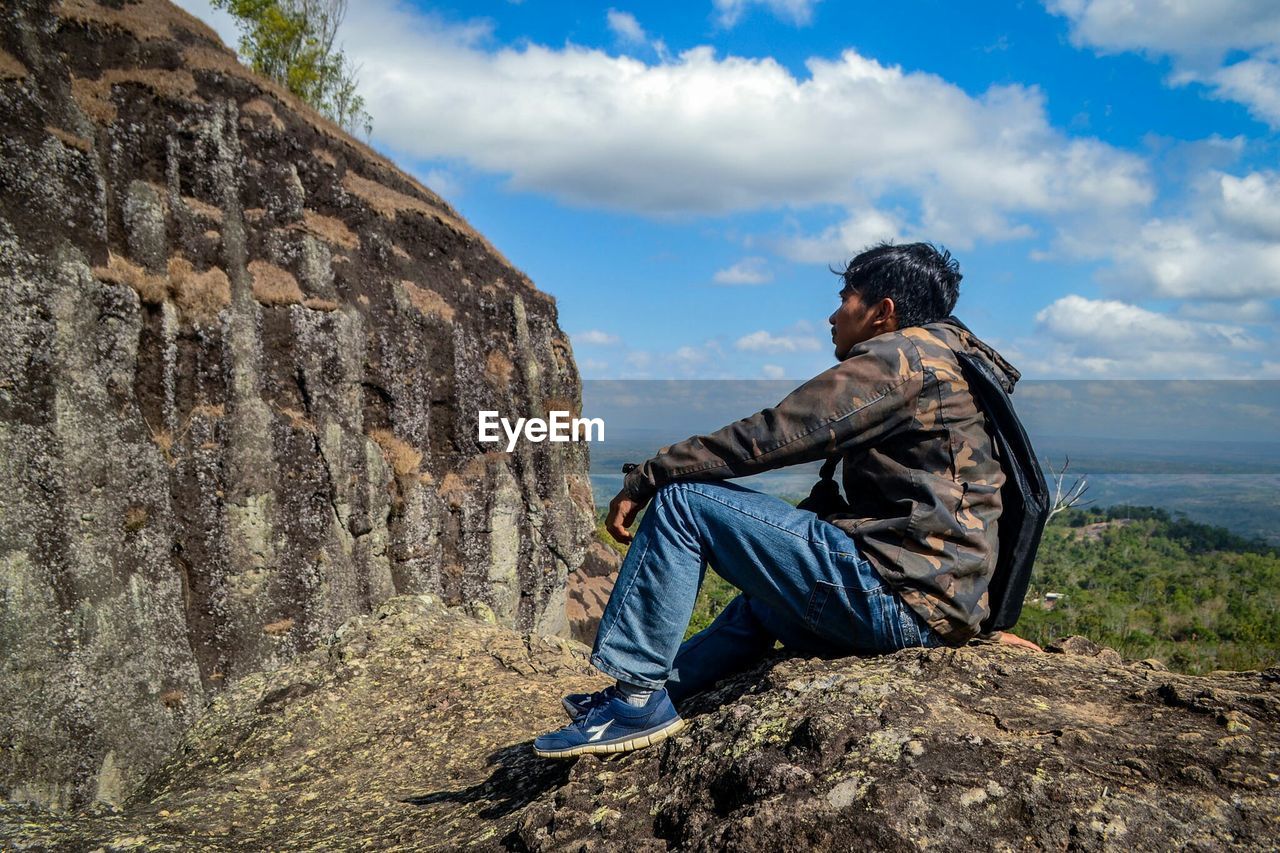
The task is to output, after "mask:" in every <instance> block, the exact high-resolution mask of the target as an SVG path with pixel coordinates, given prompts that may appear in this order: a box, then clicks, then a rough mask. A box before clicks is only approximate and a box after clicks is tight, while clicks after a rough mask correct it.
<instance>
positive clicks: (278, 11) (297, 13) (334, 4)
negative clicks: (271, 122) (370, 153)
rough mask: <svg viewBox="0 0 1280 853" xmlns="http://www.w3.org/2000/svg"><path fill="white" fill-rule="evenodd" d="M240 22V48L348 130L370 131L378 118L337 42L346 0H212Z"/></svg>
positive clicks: (261, 69) (255, 66) (254, 63)
mask: <svg viewBox="0 0 1280 853" xmlns="http://www.w3.org/2000/svg"><path fill="white" fill-rule="evenodd" d="M213 5H214V6H215V7H217V8H219V9H226V10H227V11H228V12H230V13H231V15H232V16H234V17H235V18H236V21H237V24H238V26H239V27H240V54H241V55H242V56H243V57H244V58H245V59H246V60H247V61H248V62H249V65H250V67H252V68H253V70H254V71H256V72H258V73H259V74H261V75H263V76H264V77H269V78H271V79H272V80H275V81H276V82H277V83H279V84H280V85H282V86H284V87H285V88H287V89H288V90H289V91H290V92H293V93H294V94H295V95H297V96H298V97H300V98H302V99H303V100H304V101H306V102H307V103H308V104H310V105H311V106H313V107H315V108H316V109H317V110H319V111H320V112H321V113H323V114H324V115H326V116H328V117H329V118H330V119H332V120H333V121H334V122H336V123H337V124H338V125H340V126H341V127H342V128H343V129H344V130H346V131H348V132H349V133H355V132H356V130H357V129H360V130H363V131H364V132H365V135H366V136H367V135H368V134H370V133H372V132H373V123H372V119H371V118H370V116H369V114H368V113H367V112H365V110H364V98H362V97H361V96H360V95H359V94H357V93H356V85H357V80H356V72H357V70H358V69H356V68H355V67H353V66H352V65H351V62H350V61H349V60H348V59H347V57H346V54H344V53H343V52H342V49H341V48H340V47H338V46H337V45H336V44H335V40H336V37H337V34H338V27H339V26H341V24H342V19H343V18H344V17H345V16H346V14H347V0H213Z"/></svg>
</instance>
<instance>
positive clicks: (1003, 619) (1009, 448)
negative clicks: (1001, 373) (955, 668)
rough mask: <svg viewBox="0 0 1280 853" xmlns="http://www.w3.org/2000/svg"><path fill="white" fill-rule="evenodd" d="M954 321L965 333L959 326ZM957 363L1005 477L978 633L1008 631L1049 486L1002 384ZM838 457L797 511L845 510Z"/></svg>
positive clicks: (1043, 519) (979, 364)
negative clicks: (837, 478) (997, 546)
mask: <svg viewBox="0 0 1280 853" xmlns="http://www.w3.org/2000/svg"><path fill="white" fill-rule="evenodd" d="M952 322H956V323H957V325H961V327H962V328H963V325H962V324H960V323H959V322H958V321H955V320H953V321H952ZM966 331H967V329H966ZM956 358H957V360H958V361H959V362H960V369H961V372H962V373H963V375H964V378H965V381H966V382H968V383H969V390H970V391H971V392H972V393H973V399H974V401H975V402H976V403H977V404H978V406H979V407H980V408H981V409H982V412H983V413H984V414H985V415H986V416H987V423H988V425H989V426H990V428H991V433H992V440H993V441H994V443H995V452H996V458H997V459H999V461H1000V467H1001V469H1002V470H1003V471H1004V475H1005V481H1004V485H1003V486H1002V487H1001V488H1000V500H1001V503H1002V504H1003V508H1002V509H1001V512H1000V522H999V525H998V534H999V537H1000V550H999V553H998V554H997V556H996V570H995V573H994V574H993V575H992V576H991V582H990V584H989V585H988V587H987V601H988V605H989V607H990V609H991V612H990V615H988V616H987V618H986V619H984V620H983V622H982V628H981V630H982V633H984V634H987V633H990V632H992V631H1005V630H1008V629H1009V628H1012V627H1013V626H1014V625H1016V624H1017V623H1018V617H1019V616H1020V615H1021V614H1022V600H1023V599H1024V598H1025V597H1026V595H1027V585H1028V583H1030V581H1031V567H1032V565H1033V564H1034V563H1035V560H1036V551H1037V550H1038V549H1039V547H1040V537H1041V536H1042V535H1043V534H1044V526H1045V524H1046V523H1048V521H1049V509H1050V506H1049V487H1048V485H1047V484H1046V483H1045V479H1044V472H1043V471H1041V470H1040V462H1039V460H1038V459H1037V458H1036V453H1035V451H1034V450H1033V449H1032V448H1031V440H1030V439H1029V438H1027V431H1026V430H1025V429H1023V427H1022V421H1020V420H1018V413H1017V412H1015V411H1014V408H1013V402H1012V401H1011V400H1010V399H1009V395H1008V394H1006V393H1005V390H1004V386H1003V385H1001V384H1000V380H999V379H997V378H996V376H995V375H994V374H993V373H992V372H991V368H990V367H988V366H987V363H986V362H985V361H983V360H982V359H980V358H978V357H977V356H975V355H972V354H970V353H967V352H958V353H956ZM840 458H841V454H835V455H833V456H831V457H829V458H828V459H827V461H826V462H824V463H823V465H822V472H821V476H822V479H821V480H819V481H818V483H817V484H816V485H815V486H814V487H813V490H812V491H811V492H810V493H809V497H807V498H805V499H804V500H803V501H801V502H800V503H799V505H798V506H799V508H800V509H807V510H809V511H811V512H816V513H818V515H819V516H826V515H830V514H832V513H836V512H843V511H847V510H848V504H846V503H845V500H844V498H842V497H841V496H840V487H839V486H838V485H837V484H836V482H835V479H834V474H835V470H836V464H837V463H838V462H839V461H840Z"/></svg>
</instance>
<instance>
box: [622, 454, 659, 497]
mask: <svg viewBox="0 0 1280 853" xmlns="http://www.w3.org/2000/svg"><path fill="white" fill-rule="evenodd" d="M622 473H623V474H625V475H626V476H625V477H624V478H623V480H622V494H624V495H626V496H627V497H628V498H629V499H631V500H633V501H635V502H636V503H638V504H646V503H648V502H649V498H651V497H653V493H654V492H655V491H656V490H655V489H654V488H653V485H652V484H651V483H650V482H649V481H648V480H647V479H645V476H644V473H643V469H642V467H641V466H639V465H637V464H636V463H634V462H628V463H627V464H626V465H623V466H622Z"/></svg>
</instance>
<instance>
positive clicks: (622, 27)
mask: <svg viewBox="0 0 1280 853" xmlns="http://www.w3.org/2000/svg"><path fill="white" fill-rule="evenodd" d="M605 23H607V24H608V25H609V32H611V33H613V34H614V36H616V37H617V38H618V39H619V40H620V41H624V42H627V43H628V44H646V43H647V42H648V41H649V37H648V36H646V35H645V32H644V27H642V26H640V22H639V21H637V20H636V16H635V15H633V14H631V13H630V12H619V11H618V10H617V9H610V10H609V11H608V12H606V13H605Z"/></svg>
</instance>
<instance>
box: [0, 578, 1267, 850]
mask: <svg viewBox="0 0 1280 853" xmlns="http://www.w3.org/2000/svg"><path fill="white" fill-rule="evenodd" d="M1056 648H1058V649H1059V652H1060V653H1058V654H1038V653H1034V652H1027V651H1022V650H1017V649H1011V648H1008V647H1003V646H971V647H967V648H963V649H958V650H952V649H937V650H910V651H904V652H899V653H897V654H894V655H887V656H883V657H875V658H866V659H860V658H844V659H839V660H829V661H823V660H804V659H783V658H774V659H771V660H769V661H767V662H766V663H765V664H764V665H762V666H760V667H759V668H757V669H755V670H753V671H751V672H749V673H746V674H744V675H742V676H740V677H737V678H735V679H732V680H730V681H728V682H725V683H724V684H722V685H721V686H720V688H719V689H717V690H716V691H714V692H712V693H710V694H706V695H704V696H702V697H700V698H699V699H698V700H697V701H695V702H694V703H692V704H691V706H690V707H689V708H687V709H685V713H686V716H688V717H689V718H690V721H691V723H690V725H689V727H688V728H687V729H686V730H685V731H684V732H683V733H681V734H680V735H678V736H676V737H675V738H673V739H671V740H669V741H667V742H665V743H664V744H662V745H661V746H658V747H655V748H653V749H650V750H646V751H642V752H637V753H632V754H629V755H622V756H613V757H610V758H608V759H596V758H590V757H589V758H583V759H580V760H577V761H567V762H550V761H541V760H539V759H537V758H535V757H534V756H533V755H532V753H531V751H530V748H529V742H530V740H531V738H532V737H533V736H534V735H536V734H538V733H539V732H541V731H543V730H545V729H548V728H550V727H552V726H555V725H559V724H560V723H561V722H562V716H561V714H562V712H561V710H560V707H559V697H560V695H561V694H562V693H564V692H567V691H571V690H579V689H589V688H593V687H595V686H598V685H599V684H601V681H600V679H599V677H598V676H596V675H594V674H593V672H592V670H591V669H590V668H589V666H588V665H587V662H586V650H585V648H583V647H582V646H580V645H578V644H576V643H574V642H573V641H571V640H564V639H558V638H544V637H540V636H537V635H521V634H518V633H515V632H513V631H511V630H510V629H507V628H504V627H499V626H497V625H493V624H487V623H484V622H480V621H476V620H474V619H472V618H470V617H468V616H465V615H462V614H460V613H458V612H456V611H454V610H450V609H447V608H445V607H443V606H442V605H441V604H440V603H439V600H438V599H435V598H432V597H430V596H399V597H396V598H393V599H391V600H389V601H388V602H387V603H385V604H384V605H383V606H382V607H381V608H379V609H378V611H377V612H376V613H373V614H371V615H365V616H360V617H357V618H354V619H352V620H350V621H348V622H347V623H345V624H344V625H343V626H342V627H341V628H340V629H339V630H338V631H337V632H336V633H335V634H334V635H333V636H332V637H331V638H329V640H328V642H327V643H325V644H324V645H322V646H320V647H318V648H317V649H315V650H314V651H313V652H311V653H310V654H308V655H307V656H305V657H303V658H301V659H299V660H298V661H296V662H294V663H292V664H290V665H288V666H285V667H283V668H281V669H279V670H276V671H274V672H270V673H259V674H254V675H250V676H247V677H246V678H244V679H242V680H241V681H239V682H238V683H237V684H235V685H233V686H232V687H230V688H229V689H228V691H227V692H226V693H224V694H222V695H220V696H219V697H218V698H217V699H216V700H214V701H213V702H212V703H211V704H210V705H209V706H208V707H207V708H206V709H205V712H204V714H203V715H202V716H201V718H200V719H199V720H198V722H197V723H196V724H195V725H194V726H193V727H192V728H191V729H190V730H189V731H188V733H187V735H186V737H185V738H184V740H183V742H182V744H181V746H180V748H179V749H178V750H177V751H175V753H174V754H173V755H172V756H171V757H170V759H169V760H168V761H167V762H166V763H165V764H164V765H163V766H162V767H161V768H160V769H159V770H158V771H156V772H155V773H153V774H152V775H151V776H149V777H148V778H147V779H146V781H145V782H144V784H143V785H142V786H141V787H140V788H139V789H138V790H137V791H136V792H134V794H133V796H132V797H131V798H130V799H129V801H128V802H127V803H126V805H125V807H124V808H123V809H122V810H119V811H116V810H112V809H109V808H105V807H99V811H97V812H85V811H82V812H79V813H75V814H68V813H63V814H56V813H53V812H46V811H42V810H37V809H35V808H33V807H30V806H19V805H15V804H7V805H5V806H3V807H0V839H3V840H4V842H5V845H4V846H5V848H6V849H19V850H21V849H46V848H58V849H85V850H91V849H106V850H121V849H132V848H146V849H151V850H178V849H192V847H193V846H198V847H199V848H201V849H204V850H232V849H236V850H245V849H273V850H305V849H344V850H361V849H371V850H372V849H377V850H385V849H397V848H399V849H410V848H412V849H422V850H439V849H460V848H470V849H514V850H539V851H542V850H547V851H549V850H575V851H578V850H612V849H617V848H619V847H620V846H622V845H624V844H625V845H626V846H627V848H628V849H631V850H659V849H670V848H678V849H682V850H683V849H687V850H814V849H877V850H917V849H926V848H927V849H938V850H969V849H998V850H1000V849H1003V850H1008V849H1018V850H1026V849H1031V850H1040V849H1054V850H1058V849H1073V850H1074V849H1086V850H1099V849H1126V850H1157V849H1160V850H1163V849H1168V848H1169V847H1170V846H1171V845H1173V846H1179V847H1181V848H1183V849H1203V850H1209V849H1214V850H1217V849H1223V848H1238V849H1251V850H1254V849H1263V848H1272V847H1274V845H1275V843H1276V838H1277V833H1278V832H1280V776H1277V768H1278V767H1280V763H1278V755H1280V753H1278V752H1277V747H1278V745H1280V726H1278V725H1277V724H1278V723H1280V670H1277V669H1269V670H1266V671H1263V672H1240V673H1235V672H1222V673H1214V674H1211V675H1209V676H1204V677H1198V676H1188V675H1179V674H1176V673H1172V672H1168V671H1166V670H1165V669H1164V668H1163V667H1162V666H1161V665H1160V664H1159V663H1157V662H1155V661H1142V662H1129V663H1126V662H1123V661H1121V660H1119V658H1118V656H1117V655H1115V653H1114V652H1111V651H1110V650H1103V649H1098V648H1097V647H1096V646H1093V645H1092V644H1090V643H1088V642H1087V641H1082V640H1080V639H1075V640H1072V641H1069V642H1066V643H1063V644H1061V645H1059V646H1058V647H1056Z"/></svg>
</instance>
